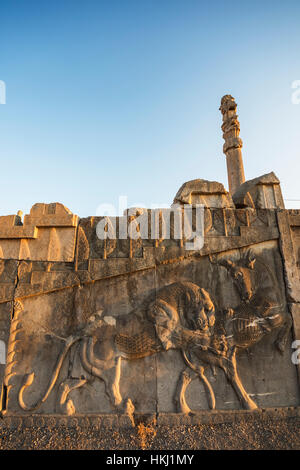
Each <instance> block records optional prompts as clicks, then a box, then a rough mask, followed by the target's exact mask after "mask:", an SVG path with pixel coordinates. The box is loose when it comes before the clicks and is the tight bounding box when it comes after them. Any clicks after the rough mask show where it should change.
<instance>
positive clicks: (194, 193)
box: [174, 179, 234, 208]
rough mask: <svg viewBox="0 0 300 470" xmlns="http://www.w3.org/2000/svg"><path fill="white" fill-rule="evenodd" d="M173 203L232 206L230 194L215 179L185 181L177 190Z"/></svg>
mask: <svg viewBox="0 0 300 470" xmlns="http://www.w3.org/2000/svg"><path fill="white" fill-rule="evenodd" d="M174 204H181V205H182V204H204V206H205V207H209V208H233V207H234V204H233V201H232V198H231V195H230V194H229V193H228V192H227V191H226V190H225V188H224V186H223V184H221V183H218V182H217V181H207V180H203V179H196V180H191V181H187V182H186V183H184V184H183V185H182V186H181V187H180V189H179V190H178V192H177V194H176V196H175V198H174Z"/></svg>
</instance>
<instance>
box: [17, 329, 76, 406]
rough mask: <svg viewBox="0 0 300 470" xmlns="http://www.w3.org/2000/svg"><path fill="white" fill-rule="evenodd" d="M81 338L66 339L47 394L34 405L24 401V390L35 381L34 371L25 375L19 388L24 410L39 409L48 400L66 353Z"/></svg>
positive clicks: (19, 398)
mask: <svg viewBox="0 0 300 470" xmlns="http://www.w3.org/2000/svg"><path fill="white" fill-rule="evenodd" d="M80 339H81V337H80V336H70V337H69V338H68V339H67V340H66V344H65V347H64V349H63V351H62V352H61V354H60V356H59V358H58V361H57V363H56V366H55V368H54V371H53V373H52V376H51V379H50V382H49V385H48V388H47V390H46V392H45V394H44V395H43V397H41V398H39V400H38V401H37V402H36V403H35V404H34V405H31V406H28V405H26V403H25V402H24V398H23V395H24V391H25V390H26V388H27V387H30V385H32V383H33V381H34V372H31V373H30V374H26V375H25V376H24V382H23V385H22V386H21V388H20V390H19V396H18V400H19V405H20V407H21V408H22V410H24V411H33V410H37V409H38V408H39V407H40V406H41V405H42V403H44V402H45V401H46V400H47V398H48V396H49V395H50V393H51V391H52V390H53V387H54V386H55V384H56V381H57V379H58V376H59V373H60V370H61V367H62V365H63V362H64V359H65V357H66V355H67V354H68V351H69V349H70V348H71V346H73V344H74V343H76V342H77V341H78V340H80Z"/></svg>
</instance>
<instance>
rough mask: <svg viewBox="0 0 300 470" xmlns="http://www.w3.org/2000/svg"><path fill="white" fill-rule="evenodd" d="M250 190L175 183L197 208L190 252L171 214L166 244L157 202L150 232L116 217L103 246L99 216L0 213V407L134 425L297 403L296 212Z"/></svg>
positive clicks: (62, 211)
mask: <svg viewBox="0 0 300 470" xmlns="http://www.w3.org/2000/svg"><path fill="white" fill-rule="evenodd" d="M274 176H275V175H274ZM272 181H273V180H272ZM250 183H251V182H250ZM259 184H260V183H259ZM266 184H269V183H268V182H267V183H266ZM274 184H275V183H274ZM245 185H247V183H245ZM275 186H276V194H277V195H278V194H279V192H278V191H280V187H279V183H277V181H276V185H275ZM245 187H246V186H245ZM253 188H254V186H253V185H251V184H248V186H247V187H246V190H245V191H244V193H243V194H242V193H241V194H240V197H239V203H237V205H236V206H234V204H233V202H232V199H231V197H230V196H229V195H228V193H226V191H225V190H224V188H223V187H222V185H220V184H219V183H211V182H206V181H204V180H195V181H193V182H189V183H186V184H185V185H183V186H182V188H181V190H180V191H179V192H178V193H177V195H176V198H175V201H174V202H175V203H176V204H179V206H180V207H181V205H183V204H185V203H192V204H197V203H199V202H201V203H204V204H205V216H204V221H205V226H204V234H205V236H204V246H203V247H202V249H201V250H196V251H190V250H186V247H185V244H184V242H183V240H180V239H179V240H178V239H176V238H175V237H174V220H173V219H172V218H171V230H170V238H164V236H163V224H164V210H163V209H161V210H159V211H158V212H157V223H158V226H159V236H158V237H156V238H151V233H152V234H153V232H151V224H150V222H149V224H148V226H147V227H148V235H149V236H148V238H147V239H139V238H137V239H134V240H133V239H120V237H119V234H120V227H121V225H122V223H123V222H124V220H125V219H127V221H128V222H129V223H130V224H135V225H133V226H134V227H136V229H137V230H139V228H140V222H141V216H142V213H141V212H138V211H137V212H136V214H134V213H133V214H132V213H130V211H128V212H127V213H126V214H125V215H124V216H123V217H119V218H116V219H113V218H111V220H110V223H111V230H114V231H115V232H116V239H105V240H101V239H99V238H98V237H97V232H96V228H97V224H98V223H99V222H100V221H101V220H102V219H103V218H102V217H89V218H85V219H79V218H78V217H77V216H76V215H74V214H72V213H70V211H69V210H68V209H66V208H65V207H64V206H63V205H61V204H58V203H55V204H36V205H35V206H33V208H32V209H31V212H30V214H29V215H26V216H25V217H24V221H23V222H22V220H21V218H20V217H19V216H6V217H0V258H1V259H0V344H1V345H2V346H1V347H2V350H1V351H3V350H4V351H5V353H4V354H5V355H6V360H5V361H3V360H2V361H0V362H2V363H0V382H1V386H2V398H1V405H2V412H3V413H4V414H6V415H7V416H8V415H9V414H12V415H28V414H29V415H30V414H32V413H34V414H35V415H36V414H43V415H49V414H58V415H64V414H67V415H74V414H75V415H76V414H78V413H79V414H88V415H90V414H105V413H110V414H115V413H116V412H119V411H121V412H122V413H125V414H127V415H128V416H130V417H131V418H132V419H133V417H134V414H135V413H149V414H157V413H176V412H180V413H188V412H189V411H190V410H193V411H199V412H200V411H201V410H208V409H216V410H239V409H242V408H248V409H250V410H254V409H256V408H277V407H297V406H299V401H300V394H299V379H300V375H299V377H297V365H295V364H294V363H293V361H292V359H291V356H292V352H293V350H292V349H291V345H292V342H293V340H294V339H300V320H299V318H300V307H299V306H300V290H299V266H300V258H299V256H300V255H299V253H300V213H299V211H291V210H285V209H283V208H282V200H281V199H280V201H279V202H276V199H274V201H275V202H274V204H275V206H274V205H273V206H272V208H263V207H265V206H262V204H261V200H260V199H259V197H253V194H254V192H253V191H256V189H255V188H254V189H253ZM260 190H261V186H260V187H259V191H260ZM247 193H249V194H250V195H251V196H252V197H251V200H252V202H253V204H252V205H250V204H248V202H247V201H248V200H249V199H247ZM255 194H256V193H255ZM280 195H281V193H280ZM242 199H243V201H244V202H243V204H241V203H240V201H241V200H242ZM233 200H235V199H234V198H233ZM180 210H181V209H180ZM143 213H144V215H145V212H143ZM3 348H4V349H3ZM1 357H3V352H1V354H0V358H1ZM3 362H6V364H3ZM298 368H299V366H298ZM298 373H299V369H298ZM131 418H130V419H131Z"/></svg>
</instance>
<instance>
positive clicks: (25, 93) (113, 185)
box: [0, 0, 300, 217]
mask: <svg viewBox="0 0 300 470" xmlns="http://www.w3.org/2000/svg"><path fill="white" fill-rule="evenodd" d="M0 17H1V28H0V80H3V81H5V83H6V91H7V95H6V104H5V105H0V123H1V132H0V152H1V170H2V178H1V194H2V197H1V203H0V214H1V215H4V214H12V213H16V211H17V210H19V209H20V210H22V211H23V212H25V213H26V212H28V211H29V210H30V207H31V206H32V205H33V204H34V203H35V202H62V203H63V204H65V205H66V206H67V207H69V208H70V209H71V210H72V211H73V212H75V213H77V214H79V215H80V216H82V217H85V216H89V215H95V214H96V212H97V208H98V206H99V205H100V204H103V203H111V204H115V205H117V203H118V197H119V196H120V195H125V196H127V197H128V205H129V206H132V205H137V204H145V205H147V206H149V207H150V206H151V205H157V206H159V205H161V204H170V203H171V202H172V200H173V197H174V195H175V193H176V192H177V190H178V188H179V187H180V186H181V184H182V183H183V182H184V181H188V180H190V179H194V178H204V179H208V180H215V181H220V182H222V183H223V184H225V186H226V187H227V175H226V161H225V156H224V155H223V154H222V145H223V141H222V132H221V129H220V126H221V115H220V111H219V109H218V108H219V105H220V99H221V97H222V96H223V95H224V94H226V93H230V94H232V95H233V96H234V97H235V98H236V100H237V102H238V114H239V117H240V122H241V137H242V139H243V141H244V148H243V157H244V166H245V173H246V179H251V178H254V177H256V176H259V175H261V174H264V173H266V172H269V171H274V172H275V173H276V174H277V176H278V177H279V179H280V180H281V182H282V190H283V194H284V197H285V198H286V199H299V202H296V203H293V202H292V201H287V202H286V205H287V206H289V207H298V208H300V185H299V182H298V181H299V174H300V163H299V162H300V104H299V105H295V104H292V101H291V96H292V93H293V90H292V88H291V86H292V83H293V82H294V81H295V80H300V26H299V25H300V2H299V1H298V0H295V1H293V0H287V1H286V2H282V1H277V0H265V1H256V0H252V1H251V2H250V1H231V0H226V1H225V0H224V1H223V0H222V1H218V0H216V1H211V2H204V1H200V0H180V1H179V0H151V1H149V0H140V1H135V0H119V1H118V0H110V1H101V0H98V1H90V0H86V1H85V2H81V1H76V0H75V1H74V0H73V1H66V0H63V1H52V2H49V1H41V0H40V1H30V0H28V1H26V2H25V1H21V0H19V1H15V0H12V1H2V2H1V3H0Z"/></svg>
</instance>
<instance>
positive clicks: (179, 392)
mask: <svg viewBox="0 0 300 470" xmlns="http://www.w3.org/2000/svg"><path fill="white" fill-rule="evenodd" d="M196 377H198V374H196V373H195V372H193V371H192V370H191V369H189V368H186V369H185V370H184V371H183V372H182V373H181V375H180V377H179V381H178V384H177V389H176V396H175V403H176V406H177V411H178V412H179V413H185V414H188V413H190V412H191V409H190V408H189V406H188V404H187V402H186V399H185V392H186V389H187V387H188V386H189V384H190V383H191V382H192V380H194V379H195V378H196Z"/></svg>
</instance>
